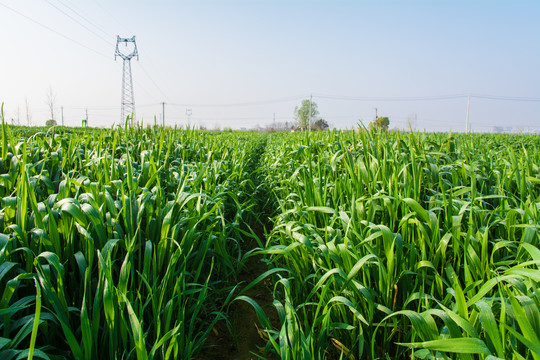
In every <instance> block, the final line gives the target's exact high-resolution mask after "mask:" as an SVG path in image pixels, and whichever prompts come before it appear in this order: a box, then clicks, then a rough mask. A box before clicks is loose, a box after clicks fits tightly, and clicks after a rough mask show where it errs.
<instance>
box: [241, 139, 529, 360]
mask: <svg viewBox="0 0 540 360" xmlns="http://www.w3.org/2000/svg"><path fill="white" fill-rule="evenodd" d="M539 145H540V138H539V137H538V136H514V135H475V136H471V137H466V136H463V135H454V134H417V133H410V134H404V133H398V132H396V133H387V132H360V133H352V132H351V133H338V132H331V133H312V134H311V136H309V137H306V136H305V135H301V136H298V135H297V134H272V135H271V136H270V139H269V141H268V146H267V152H266V154H265V155H264V159H263V161H262V163H263V164H265V169H266V174H267V177H266V182H267V184H268V186H269V187H270V188H271V189H272V193H273V194H274V199H275V201H277V203H278V206H279V207H278V214H277V215H276V217H275V219H274V223H275V224H274V228H273V230H272V232H271V233H270V237H269V239H268V245H267V247H266V248H265V249H262V250H261V253H263V254H266V256H268V258H269V261H270V262H271V264H272V265H273V267H274V268H275V269H279V270H278V271H276V272H275V273H273V275H272V281H273V283H274V284H275V285H274V297H275V301H274V306H275V308H276V310H277V312H278V314H279V315H280V327H278V328H277V329H275V326H274V327H271V328H270V327H265V329H266V331H267V333H268V335H269V336H270V340H269V342H268V345H267V348H269V349H274V350H275V352H276V353H278V354H279V355H280V356H281V358H284V359H302V358H305V357H306V354H307V353H309V354H311V357H312V358H339V357H340V356H342V358H346V357H347V356H349V358H352V356H354V358H357V359H360V358H372V359H388V358H392V359H394V358H421V359H473V358H475V359H494V358H500V359H508V358H520V359H537V358H539V356H540V349H539V348H538V346H537V344H538V343H539V340H538V334H539V333H540V328H538V324H539V321H538V320H539V319H540V301H539V298H538V286H537V285H538V281H539V279H540V278H539V275H538V271H539V270H538V269H539V268H538V261H540V252H539V251H538V246H539V245H540V243H539V241H540V239H539V234H538V224H539V218H538V214H539V210H540V208H539V204H540V202H539V200H540V170H539V167H538V165H535V164H538V163H539V161H540V152H539V151H538V149H539V148H540V146H539ZM261 281H262V280H261ZM243 300H245V299H243ZM260 317H262V315H260ZM261 324H262V325H263V326H264V324H265V322H264V321H262V322H261Z"/></svg>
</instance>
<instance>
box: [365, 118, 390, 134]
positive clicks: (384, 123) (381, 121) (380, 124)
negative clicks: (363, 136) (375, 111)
mask: <svg viewBox="0 0 540 360" xmlns="http://www.w3.org/2000/svg"><path fill="white" fill-rule="evenodd" d="M389 125H390V119H388V117H386V116H379V117H378V118H377V120H375V122H371V123H369V127H370V128H375V129H377V130H382V131H386V130H388V126H389Z"/></svg>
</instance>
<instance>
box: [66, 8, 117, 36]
mask: <svg viewBox="0 0 540 360" xmlns="http://www.w3.org/2000/svg"><path fill="white" fill-rule="evenodd" d="M57 1H58V2H59V3H60V4H62V5H63V6H64V7H66V8H68V9H69V10H71V12H73V13H74V14H75V15H77V16H78V17H80V18H81V19H83V20H84V21H86V22H87V23H88V24H90V25H91V26H93V27H94V28H95V29H97V30H99V31H101V32H102V33H103V35H105V36H107V37H110V36H111V35H110V34H109V33H108V32H107V31H105V30H103V28H102V27H100V26H98V25H96V24H95V23H94V22H93V21H91V20H89V19H88V18H86V17H85V16H83V15H82V14H80V13H79V12H78V11H77V10H75V9H73V8H72V7H71V6H69V5H68V4H66V3H65V2H63V1H62V0H57Z"/></svg>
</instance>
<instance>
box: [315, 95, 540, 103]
mask: <svg viewBox="0 0 540 360" xmlns="http://www.w3.org/2000/svg"><path fill="white" fill-rule="evenodd" d="M313 96H314V97H317V98H320V99H329V100H344V101H371V102H374V101H380V102H386V101H389V102H392V101H405V102H406V101H441V100H454V99H465V98H467V97H469V96H470V97H471V98H477V99H487V100H504V101H528V102H540V98H534V97H519V96H498V95H482V94H470V95H468V94H452V95H435V96H410V97H360V96H340V95H327V94H314V95H313Z"/></svg>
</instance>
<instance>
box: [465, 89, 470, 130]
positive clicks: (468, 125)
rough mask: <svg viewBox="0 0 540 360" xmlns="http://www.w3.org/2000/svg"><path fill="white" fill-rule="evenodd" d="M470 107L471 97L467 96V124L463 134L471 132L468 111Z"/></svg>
mask: <svg viewBox="0 0 540 360" xmlns="http://www.w3.org/2000/svg"><path fill="white" fill-rule="evenodd" d="M470 107H471V97H470V96H467V122H466V124H465V133H466V134H468V133H470V132H471V124H470V123H469V109H470Z"/></svg>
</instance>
